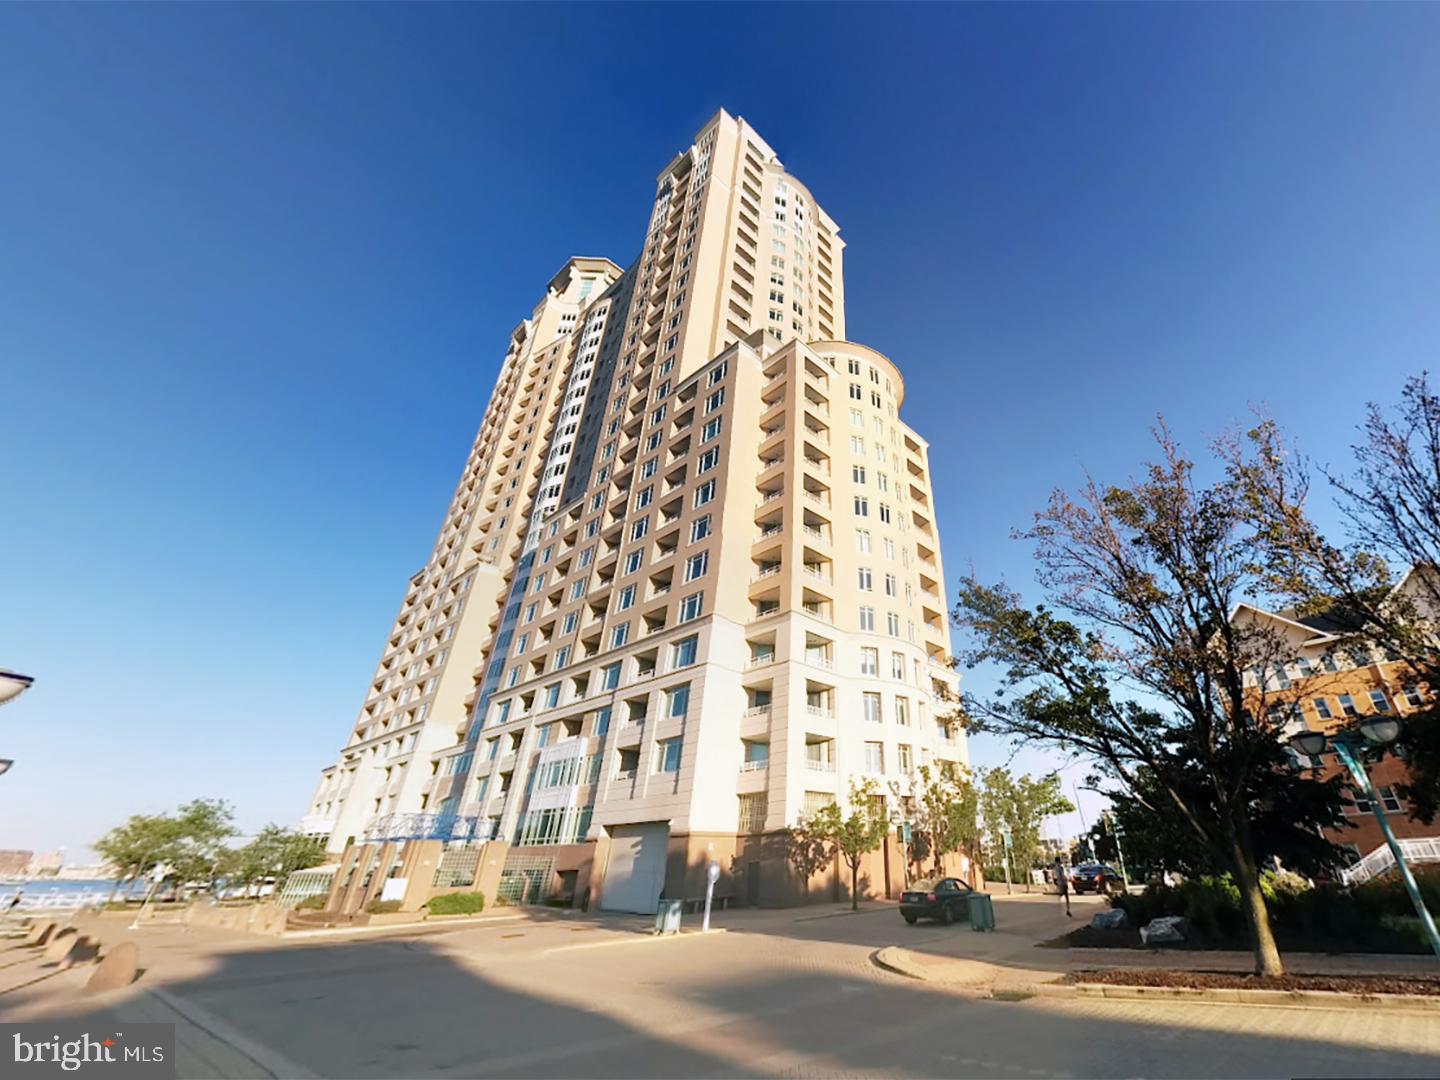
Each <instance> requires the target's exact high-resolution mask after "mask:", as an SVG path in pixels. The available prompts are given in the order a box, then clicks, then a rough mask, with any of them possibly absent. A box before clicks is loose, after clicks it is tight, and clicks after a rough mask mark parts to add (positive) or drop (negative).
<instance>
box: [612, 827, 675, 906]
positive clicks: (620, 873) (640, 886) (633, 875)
mask: <svg viewBox="0 0 1440 1080" xmlns="http://www.w3.org/2000/svg"><path fill="white" fill-rule="evenodd" d="M669 840H670V826H669V825H617V826H616V827H615V829H614V830H613V831H612V832H611V834H610V859H609V861H608V862H607V863H606V864H605V885H604V888H603V890H602V891H601V894H600V906H601V907H602V908H604V909H605V910H606V911H635V912H639V913H641V914H644V915H653V914H655V908H656V907H657V906H658V905H657V904H656V901H657V900H659V898H660V890H661V889H663V888H664V887H665V849H666V847H667V845H668V844H669Z"/></svg>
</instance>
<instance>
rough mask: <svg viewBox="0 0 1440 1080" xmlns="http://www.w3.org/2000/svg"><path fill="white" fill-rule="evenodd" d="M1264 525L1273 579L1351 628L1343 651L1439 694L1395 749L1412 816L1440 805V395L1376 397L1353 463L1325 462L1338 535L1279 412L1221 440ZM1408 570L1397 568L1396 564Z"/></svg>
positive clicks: (1278, 587)
mask: <svg viewBox="0 0 1440 1080" xmlns="http://www.w3.org/2000/svg"><path fill="white" fill-rule="evenodd" d="M1222 449H1223V450H1224V452H1225V456H1226V458H1227V460H1228V462H1229V465H1230V468H1231V474H1232V477H1233V478H1234V481H1235V482H1236V484H1237V485H1238V486H1239V487H1240V488H1241V490H1242V491H1243V492H1244V494H1245V497H1246V500H1247V504H1246V505H1247V510H1248V512H1249V514H1250V517H1251V520H1252V522H1253V523H1254V525H1255V526H1256V528H1257V529H1258V530H1259V532H1260V535H1261V539H1262V546H1261V552H1260V556H1261V558H1260V562H1261V564H1262V566H1263V567H1264V571H1265V574H1266V578H1267V581H1266V584H1267V585H1268V586H1269V587H1270V588H1271V589H1272V590H1273V591H1275V592H1276V593H1277V594H1278V595H1280V596H1281V597H1282V598H1283V599H1284V600H1285V601H1287V602H1289V603H1291V604H1293V605H1294V606H1295V607H1296V608H1297V609H1298V610H1299V611H1300V612H1302V613H1303V614H1312V615H1313V614H1325V615H1326V616H1328V618H1329V621H1330V622H1331V623H1332V625H1335V626H1337V627H1341V628H1348V630H1346V629H1342V630H1341V631H1340V633H1339V635H1338V636H1339V637H1340V641H1339V642H1338V643H1337V646H1336V649H1335V652H1336V653H1337V654H1340V655H1344V654H1345V653H1349V655H1350V656H1351V658H1352V659H1353V660H1354V661H1355V662H1356V663H1357V664H1365V663H1368V662H1369V659H1370V654H1371V652H1372V650H1374V649H1376V648H1378V649H1380V650H1382V651H1383V652H1384V653H1385V654H1386V656H1387V657H1388V658H1391V659H1400V660H1403V661H1404V662H1405V663H1406V664H1407V665H1408V667H1409V668H1410V677H1409V679H1408V680H1407V681H1408V682H1409V683H1411V684H1412V685H1414V686H1416V687H1427V688H1428V690H1429V693H1428V694H1427V695H1426V696H1425V697H1424V698H1423V699H1422V700H1423V704H1422V706H1421V707H1420V708H1419V709H1418V710H1416V711H1412V712H1410V713H1409V714H1408V715H1407V716H1406V718H1405V726H1404V728H1403V729H1402V731H1401V736H1400V741H1399V743H1398V746H1397V748H1398V749H1399V750H1400V752H1401V753H1403V754H1404V756H1405V761H1406V764H1407V766H1408V768H1409V771H1410V781H1409V782H1408V783H1407V784H1404V785H1400V787H1401V793H1402V794H1403V795H1404V796H1405V798H1406V799H1407V801H1408V802H1409V804H1410V813H1411V815H1412V816H1413V817H1415V818H1417V819H1419V820H1421V821H1424V822H1426V823H1429V822H1432V821H1434V820H1435V817H1436V815H1437V813H1440V637H1437V635H1436V633H1435V628H1436V622H1437V621H1440V395H1437V394H1435V393H1434V392H1432V390H1431V388H1430V385H1429V383H1428V381H1427V379H1426V378H1425V376H1423V375H1422V376H1420V377H1417V378H1412V379H1410V380H1408V381H1407V382H1406V384H1405V386H1404V388H1403V390H1402V391H1401V395H1400V401H1399V403H1398V404H1397V405H1395V406H1394V407H1393V408H1389V409H1387V408H1384V407H1382V406H1380V405H1376V404H1374V403H1372V404H1370V405H1369V406H1368V412H1367V416H1366V419H1365V422H1364V423H1363V424H1362V425H1361V427H1360V440H1359V442H1358V443H1356V444H1355V445H1354V446H1352V447H1351V450H1352V454H1353V467H1352V469H1351V471H1349V472H1348V473H1347V472H1330V471H1327V470H1321V473H1322V475H1323V476H1324V477H1325V478H1326V480H1327V481H1328V483H1329V485H1330V488H1331V490H1332V492H1333V493H1334V495H1335V499H1336V502H1337V503H1338V507H1339V510H1340V513H1341V518H1342V521H1343V526H1344V529H1345V533H1346V538H1345V540H1344V542H1343V543H1337V542H1332V541H1331V540H1330V539H1329V538H1327V537H1326V536H1325V535H1324V534H1323V533H1322V532H1321V531H1320V529H1319V528H1318V527H1317V526H1316V525H1315V524H1314V522H1313V521H1312V520H1311V518H1310V516H1309V511H1308V503H1309V497H1310V465H1309V463H1308V462H1307V461H1306V460H1305V458H1304V457H1302V456H1301V455H1299V454H1297V453H1295V452H1294V451H1293V449H1292V448H1291V447H1290V446H1288V445H1287V444H1286V442H1285V440H1284V438H1283V436H1282V434H1281V432H1280V429H1279V428H1278V427H1277V426H1276V424H1275V423H1274V422H1273V421H1270V420H1262V421H1261V422H1260V423H1259V424H1258V425H1257V426H1256V427H1255V428H1253V429H1252V430H1251V431H1249V432H1248V437H1246V438H1243V439H1242V438H1235V439H1230V440H1226V441H1225V442H1224V443H1222ZM1397 568H1398V569H1397Z"/></svg>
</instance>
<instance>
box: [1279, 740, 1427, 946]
mask: <svg viewBox="0 0 1440 1080" xmlns="http://www.w3.org/2000/svg"><path fill="white" fill-rule="evenodd" d="M1399 737H1400V721H1399V720H1397V719H1395V718H1394V717H1393V716H1367V717H1365V719H1363V720H1362V721H1361V722H1360V735H1359V736H1358V737H1357V736H1356V735H1355V733H1354V732H1348V731H1341V732H1336V733H1335V734H1333V735H1327V734H1326V733H1325V732H1323V731H1308V730H1307V731H1301V732H1297V733H1296V734H1294V735H1292V736H1290V746H1291V748H1292V749H1294V750H1295V752H1296V753H1298V754H1303V755H1305V756H1306V757H1319V756H1320V755H1321V754H1323V753H1324V752H1325V750H1326V747H1327V746H1328V747H1329V748H1330V749H1332V750H1334V751H1335V756H1336V757H1338V758H1339V759H1340V760H1341V761H1342V762H1344V764H1345V768H1346V769H1348V770H1349V771H1350V775H1351V777H1353V778H1354V780H1355V787H1356V788H1357V789H1358V790H1359V791H1360V792H1361V793H1362V794H1363V795H1365V796H1367V797H1368V798H1369V799H1370V809H1371V811H1372V812H1373V813H1374V814H1375V820H1376V821H1377V822H1379V824H1380V832H1381V833H1383V834H1384V836H1385V843H1386V844H1388V845H1389V847H1390V854H1391V855H1393V856H1394V857H1395V868H1396V869H1397V870H1398V871H1399V873H1400V880H1401V881H1403V882H1404V883H1405V891H1406V892H1408V893H1409V894H1410V902H1411V903H1412V904H1414V905H1415V914H1416V915H1418V916H1420V925H1422V926H1423V927H1425V933H1426V935H1427V936H1428V937H1429V938H1430V948H1431V949H1432V950H1434V953H1435V957H1436V959H1440V931H1437V930H1436V929H1435V920H1434V919H1433V918H1432V917H1431V915H1430V910H1429V908H1427V907H1426V906H1425V900H1424V899H1423V898H1422V897H1421V895H1420V887H1419V886H1418V885H1416V884H1415V875H1414V874H1412V873H1411V872H1410V864H1409V863H1407V862H1406V861H1405V854H1404V852H1402V851H1401V850H1400V842H1399V841H1398V840H1396V839H1395V834H1394V833H1393V832H1391V830H1390V821H1389V819H1388V818H1386V816H1385V807H1384V806H1383V805H1382V800H1381V798H1380V795H1379V793H1378V792H1377V791H1376V790H1375V788H1374V785H1373V784H1371V783H1370V774H1369V773H1368V772H1366V771H1365V763H1364V761H1363V759H1362V755H1363V754H1364V751H1365V748H1366V745H1367V744H1369V745H1371V746H1374V747H1376V748H1378V749H1380V750H1381V751H1382V752H1383V750H1384V748H1385V747H1387V746H1389V745H1390V744H1391V743H1393V742H1394V741H1395V740H1396V739H1398V738H1399Z"/></svg>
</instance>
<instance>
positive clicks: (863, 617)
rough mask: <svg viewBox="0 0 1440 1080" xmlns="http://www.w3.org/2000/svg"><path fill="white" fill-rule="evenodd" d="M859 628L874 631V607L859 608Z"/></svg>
mask: <svg viewBox="0 0 1440 1080" xmlns="http://www.w3.org/2000/svg"><path fill="white" fill-rule="evenodd" d="M860 629H861V630H869V631H871V632H873V631H874V629H875V609H874V608H873V607H862V608H861V609H860Z"/></svg>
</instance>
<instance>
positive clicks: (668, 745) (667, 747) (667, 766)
mask: <svg viewBox="0 0 1440 1080" xmlns="http://www.w3.org/2000/svg"><path fill="white" fill-rule="evenodd" d="M680 748H681V742H680V740H679V739H678V738H677V739H661V740H660V741H659V742H657V743H656V744H655V771H656V772H657V773H678V772H679V771H680Z"/></svg>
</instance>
